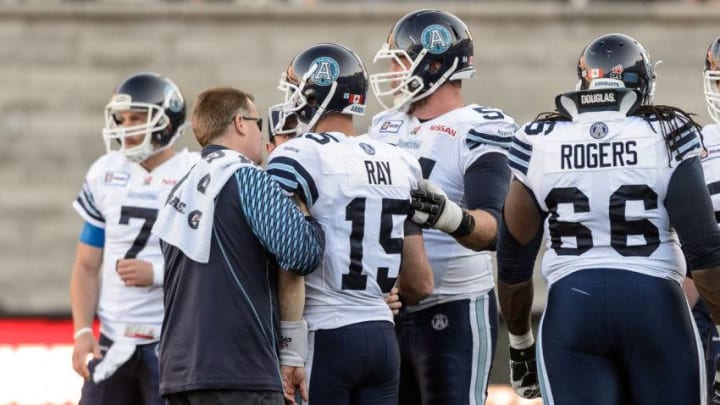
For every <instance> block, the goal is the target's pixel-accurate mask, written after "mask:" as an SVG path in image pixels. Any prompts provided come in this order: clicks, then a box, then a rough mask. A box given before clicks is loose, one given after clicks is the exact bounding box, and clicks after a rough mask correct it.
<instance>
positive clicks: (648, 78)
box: [577, 34, 655, 104]
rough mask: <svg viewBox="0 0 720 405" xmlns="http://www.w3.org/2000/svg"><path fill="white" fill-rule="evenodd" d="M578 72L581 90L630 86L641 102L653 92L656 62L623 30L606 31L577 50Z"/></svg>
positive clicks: (646, 102)
mask: <svg viewBox="0 0 720 405" xmlns="http://www.w3.org/2000/svg"><path fill="white" fill-rule="evenodd" d="M577 74H578V78H579V79H580V90H586V89H598V88H623V87H624V88H631V89H637V90H638V91H639V92H640V95H641V98H642V103H643V104H652V101H653V97H654V95H655V66H654V65H653V63H652V61H651V60H650V55H649V54H648V52H647V50H646V49H645V47H644V46H642V45H641V44H640V43H639V42H638V41H636V40H635V39H633V38H631V37H629V36H627V35H624V34H607V35H603V36H600V37H598V38H595V39H594V40H592V41H591V42H590V43H589V44H588V45H587V46H585V49H583V51H582V53H581V54H580V59H578V66H577Z"/></svg>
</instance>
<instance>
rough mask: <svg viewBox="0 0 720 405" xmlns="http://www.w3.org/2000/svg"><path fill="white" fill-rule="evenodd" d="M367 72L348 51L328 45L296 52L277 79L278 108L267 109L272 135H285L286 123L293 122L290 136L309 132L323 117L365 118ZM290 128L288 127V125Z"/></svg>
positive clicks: (360, 61)
mask: <svg viewBox="0 0 720 405" xmlns="http://www.w3.org/2000/svg"><path fill="white" fill-rule="evenodd" d="M367 83H368V79H367V71H366V70H365V66H364V65H363V63H362V60H360V57H359V56H357V54H355V52H353V51H351V50H350V49H348V48H346V47H344V46H341V45H337V44H332V43H322V44H317V45H314V46H311V47H310V48H307V49H305V50H304V51H302V52H300V53H299V54H298V55H297V56H295V58H294V59H293V60H292V62H290V65H289V66H288V68H287V71H286V72H285V73H283V74H282V75H281V76H280V82H279V84H278V89H279V90H281V91H283V92H284V93H285V100H284V102H283V103H281V104H276V105H274V106H272V107H270V114H269V115H270V116H271V117H272V116H273V112H274V111H278V112H279V114H278V119H277V121H276V122H273V123H272V125H273V128H272V132H273V133H274V134H280V133H283V132H282V131H287V129H284V128H286V120H288V119H289V118H290V117H291V116H293V115H294V116H295V117H296V118H297V121H298V123H297V127H296V128H295V131H294V132H297V133H298V134H302V133H304V132H308V131H312V130H313V128H314V127H315V124H317V122H318V120H319V119H320V118H321V117H323V116H324V115H325V114H327V113H340V114H350V115H363V114H365V96H366V95H367V87H368V85H367ZM290 126H291V125H290Z"/></svg>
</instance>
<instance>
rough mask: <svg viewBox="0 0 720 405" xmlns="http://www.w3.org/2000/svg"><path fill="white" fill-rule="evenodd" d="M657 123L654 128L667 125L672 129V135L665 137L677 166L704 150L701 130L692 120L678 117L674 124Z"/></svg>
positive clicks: (681, 116)
mask: <svg viewBox="0 0 720 405" xmlns="http://www.w3.org/2000/svg"><path fill="white" fill-rule="evenodd" d="M655 123H656V125H654V128H655V127H658V126H661V125H665V126H666V127H667V128H670V129H671V131H670V133H669V134H667V135H666V136H665V137H666V139H667V141H666V143H667V145H668V148H669V150H670V155H671V156H672V157H673V159H672V160H673V163H674V164H675V165H677V164H679V163H682V162H683V161H685V160H687V159H690V158H693V157H696V156H699V155H700V151H701V150H702V137H701V134H700V130H698V128H697V127H696V126H695V124H694V123H693V122H692V120H690V118H688V117H685V116H683V115H677V116H676V117H675V118H674V119H673V122H672V123H670V122H666V123H660V122H659V121H656V122H655Z"/></svg>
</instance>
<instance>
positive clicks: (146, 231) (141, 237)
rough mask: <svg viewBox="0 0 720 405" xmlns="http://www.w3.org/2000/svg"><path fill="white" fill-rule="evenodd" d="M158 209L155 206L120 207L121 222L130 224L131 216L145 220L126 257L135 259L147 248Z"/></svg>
mask: <svg viewBox="0 0 720 405" xmlns="http://www.w3.org/2000/svg"><path fill="white" fill-rule="evenodd" d="M157 213H158V210H156V209H153V208H141V207H121V208H120V224H122V225H128V224H130V218H140V219H144V220H145V221H144V222H143V224H142V227H141V228H140V232H139V233H138V235H137V236H136V237H135V240H134V241H133V244H132V246H130V249H128V251H127V253H125V257H124V258H125V259H134V258H136V257H137V255H138V253H140V251H141V250H143V249H144V248H145V245H147V241H148V239H150V230H152V227H153V224H155V219H157Z"/></svg>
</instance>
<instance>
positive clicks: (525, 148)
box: [508, 137, 533, 175]
mask: <svg viewBox="0 0 720 405" xmlns="http://www.w3.org/2000/svg"><path fill="white" fill-rule="evenodd" d="M532 149H533V148H532V145H531V144H529V143H525V142H522V141H520V140H519V139H518V138H517V137H514V138H513V140H512V146H511V147H510V153H509V154H508V164H509V165H510V167H511V168H513V169H515V170H517V171H519V172H521V173H522V174H524V175H527V172H528V169H529V168H530V158H531V156H532Z"/></svg>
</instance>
